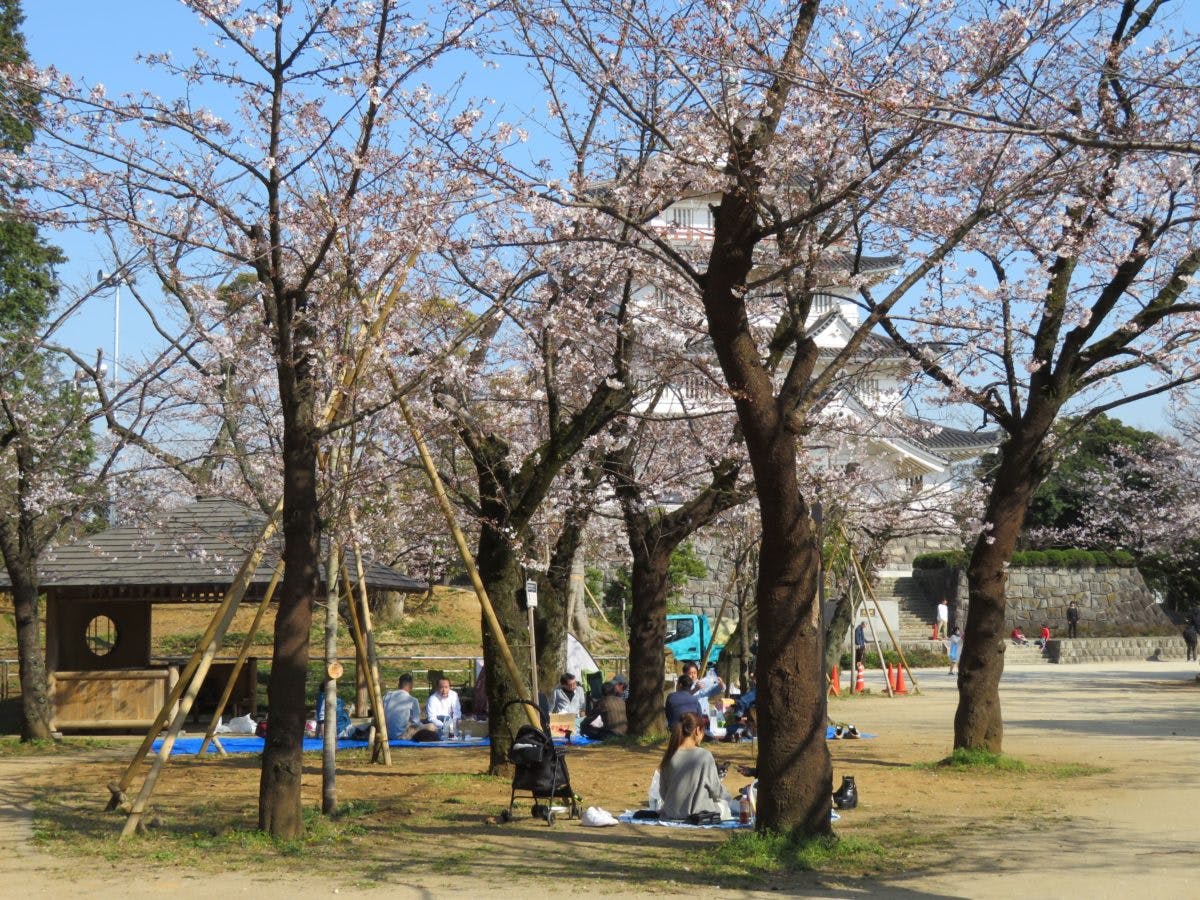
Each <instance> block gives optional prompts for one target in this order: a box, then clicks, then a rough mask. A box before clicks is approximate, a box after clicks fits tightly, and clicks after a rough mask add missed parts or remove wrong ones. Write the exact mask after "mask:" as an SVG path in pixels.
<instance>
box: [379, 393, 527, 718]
mask: <svg viewBox="0 0 1200 900" xmlns="http://www.w3.org/2000/svg"><path fill="white" fill-rule="evenodd" d="M397 402H398V404H399V406H400V412H401V413H402V414H403V415H404V421H405V422H406V423H407V424H408V430H409V431H410V432H411V433H412V438H413V443H414V444H416V446H417V453H418V454H419V455H420V457H421V465H422V466H423V467H424V469H425V474H426V475H427V476H428V477H429V481H430V484H432V486H433V493H434V496H435V497H436V498H437V502H438V506H440V507H441V510H442V515H444V516H445V517H446V524H447V525H449V527H450V533H451V535H452V536H453V537H454V543H455V545H457V547H458V552H459V554H460V555H461V556H462V560H463V565H464V566H466V569H467V574H468V575H469V576H470V578H471V585H472V586H473V587H474V588H475V596H477V597H478V598H479V605H480V606H481V607H482V608H483V616H484V618H485V619H486V620H487V623H488V627H489V628H490V629H491V630H492V635H493V636H494V637H495V639H496V646H497V647H499V648H500V659H501V661H502V662H503V663H504V667H505V669H507V670H508V677H509V678H510V679H511V680H512V683H513V685H514V686H515V687H516V689H517V691H518V693H519V695H520V699H521V700H524V701H526V702H525V703H523V704H521V705H522V707H523V708H524V710H525V712H526V714H527V715H528V717H529V722H530V724H531V725H533V727H534V728H537V729H539V730H540V729H541V727H542V723H541V721H540V715H539V713H538V712H537V707H536V703H537V698H536V697H535V698H534V699H533V703H534V705H533V706H530V705H529V697H528V696H525V691H524V687H525V681H524V679H523V678H522V677H521V670H520V669H518V668H517V661H516V659H514V658H513V655H512V649H511V648H510V647H509V646H508V641H507V640H506V639H505V637H504V631H503V630H502V629H501V628H500V620H499V619H498V618H496V610H495V609H493V608H492V601H491V599H490V598H489V597H488V595H487V589H486V588H484V586H483V580H482V579H481V578H480V577H479V569H478V568H476V566H475V557H474V556H472V555H471V550H470V548H469V547H468V546H467V539H466V537H465V536H464V535H463V533H462V529H461V528H459V527H458V520H457V519H456V518H455V516H454V508H453V507H452V506H451V505H450V498H449V497H448V496H446V488H445V486H444V485H443V484H442V479H441V476H439V475H438V473H437V467H436V466H434V464H433V457H431V456H430V455H429V449H428V448H427V447H426V446H425V441H424V439H423V438H422V437H421V431H420V429H419V428H417V423H416V421H415V420H414V419H413V417H412V410H410V409H409V408H408V404H407V403H405V402H404V398H403V397H398V398H397Z"/></svg>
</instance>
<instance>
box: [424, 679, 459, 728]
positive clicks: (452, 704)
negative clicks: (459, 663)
mask: <svg viewBox="0 0 1200 900" xmlns="http://www.w3.org/2000/svg"><path fill="white" fill-rule="evenodd" d="M425 718H426V719H428V720H429V721H430V722H433V723H434V724H435V725H440V724H441V723H442V722H457V721H458V720H459V719H461V718H462V705H461V704H460V703H459V702H458V692H457V691H453V690H451V689H450V679H449V678H439V679H438V683H437V690H436V691H434V692H433V693H432V694H430V695H429V699H428V700H427V701H426V702H425Z"/></svg>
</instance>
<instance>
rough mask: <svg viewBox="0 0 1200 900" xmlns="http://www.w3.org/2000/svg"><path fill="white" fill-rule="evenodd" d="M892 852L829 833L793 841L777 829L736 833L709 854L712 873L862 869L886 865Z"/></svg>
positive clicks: (868, 842)
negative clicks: (763, 831) (774, 830)
mask: <svg viewBox="0 0 1200 900" xmlns="http://www.w3.org/2000/svg"><path fill="white" fill-rule="evenodd" d="M890 860H891V854H890V853H889V852H888V851H887V850H886V849H885V848H884V846H883V845H882V844H880V843H879V842H878V841H873V840H866V839H863V838H855V837H837V836H836V835H828V836H823V837H816V838H810V839H808V840H803V841H794V840H792V839H791V838H789V837H787V836H786V835H783V834H779V833H776V832H766V833H762V834H760V833H757V832H755V833H742V834H735V835H733V837H731V838H730V839H729V840H728V841H726V842H725V843H723V844H721V845H720V846H718V847H716V848H715V849H713V850H712V851H710V852H709V854H708V863H709V866H710V867H711V869H712V870H713V872H714V874H717V875H722V876H730V875H734V876H737V875H772V874H778V873H784V872H816V871H830V872H839V873H847V874H848V873H862V872H868V871H874V870H877V869H880V868H883V867H885V866H886V865H887V864H888V863H889V861H890Z"/></svg>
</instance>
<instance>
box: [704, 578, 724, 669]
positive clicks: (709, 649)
mask: <svg viewBox="0 0 1200 900" xmlns="http://www.w3.org/2000/svg"><path fill="white" fill-rule="evenodd" d="M728 606H729V594H728V593H727V594H725V597H724V598H723V599H722V600H721V608H720V609H718V610H717V618H716V621H714V622H713V626H712V635H711V636H710V639H709V641H708V646H707V647H705V648H704V659H702V660H701V661H700V677H701V678H703V677H704V673H705V672H707V671H708V658H709V657H710V656H712V649H713V647H715V646H716V643H717V629H718V628H720V627H721V620H722V619H724V618H725V610H726V608H727V607H728Z"/></svg>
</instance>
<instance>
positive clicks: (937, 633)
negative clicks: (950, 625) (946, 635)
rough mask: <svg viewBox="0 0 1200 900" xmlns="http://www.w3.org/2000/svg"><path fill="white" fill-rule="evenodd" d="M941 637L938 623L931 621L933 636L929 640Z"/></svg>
mask: <svg viewBox="0 0 1200 900" xmlns="http://www.w3.org/2000/svg"><path fill="white" fill-rule="evenodd" d="M941 637H942V635H941V629H940V628H938V623H937V622H934V623H933V637H932V638H931V639H930V640H934V641H937V640H941Z"/></svg>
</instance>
